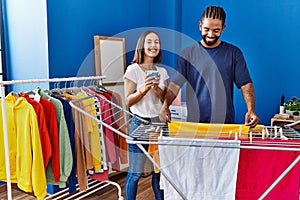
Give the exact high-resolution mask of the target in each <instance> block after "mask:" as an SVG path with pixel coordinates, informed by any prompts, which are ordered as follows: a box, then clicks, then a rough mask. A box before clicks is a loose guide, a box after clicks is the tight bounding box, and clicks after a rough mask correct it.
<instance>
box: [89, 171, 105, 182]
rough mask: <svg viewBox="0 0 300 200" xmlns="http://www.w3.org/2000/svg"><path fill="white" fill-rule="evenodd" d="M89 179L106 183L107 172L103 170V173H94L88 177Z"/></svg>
mask: <svg viewBox="0 0 300 200" xmlns="http://www.w3.org/2000/svg"><path fill="white" fill-rule="evenodd" d="M90 178H91V179H94V180H98V181H107V180H108V170H104V172H103V173H101V174H100V173H94V174H93V175H91V176H90Z"/></svg>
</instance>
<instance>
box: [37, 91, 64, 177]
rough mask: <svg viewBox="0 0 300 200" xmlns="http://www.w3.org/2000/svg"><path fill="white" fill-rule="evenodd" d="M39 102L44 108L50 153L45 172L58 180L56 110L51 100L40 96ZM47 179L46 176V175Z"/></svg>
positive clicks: (58, 160)
mask: <svg viewBox="0 0 300 200" xmlns="http://www.w3.org/2000/svg"><path fill="white" fill-rule="evenodd" d="M40 103H41V105H42V106H43V108H44V112H45V117H46V124H47V128H48V132H49V137H50V142H51V149H52V155H51V158H50V160H49V164H48V167H47V171H46V174H52V176H54V181H56V182H59V177H60V158H59V157H60V156H59V139H58V124H57V118H56V110H55V107H54V104H53V103H52V102H51V101H48V100H46V99H44V98H43V97H41V98H40ZM47 181H48V177H47Z"/></svg>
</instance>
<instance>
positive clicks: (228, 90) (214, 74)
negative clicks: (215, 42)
mask: <svg viewBox="0 0 300 200" xmlns="http://www.w3.org/2000/svg"><path fill="white" fill-rule="evenodd" d="M171 81H172V82H174V83H175V84H177V85H180V86H182V85H183V84H184V83H185V82H187V85H186V96H187V98H186V101H187V103H186V104H187V109H188V118H187V120H188V121H191V122H206V123H208V122H211V123H234V106H233V91H234V90H233V89H234V88H233V87H234V84H235V85H236V86H237V88H239V89H240V88H241V86H243V85H245V84H247V83H251V82H252V80H251V77H250V74H249V71H248V68H247V64H246V61H245V59H244V56H243V53H242V51H241V50H240V49H239V48H238V47H236V46H233V45H231V44H228V43H226V42H221V44H220V45H219V46H217V47H216V48H205V47H204V46H202V44H201V43H200V42H199V43H196V44H194V45H192V46H189V47H187V48H185V49H184V50H183V51H182V52H181V54H180V56H179V57H178V60H177V63H176V67H175V72H174V76H172V78H171Z"/></svg>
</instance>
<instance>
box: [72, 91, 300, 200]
mask: <svg viewBox="0 0 300 200" xmlns="http://www.w3.org/2000/svg"><path fill="white" fill-rule="evenodd" d="M95 96H97V98H94V97H95ZM95 96H89V97H85V98H82V99H77V100H73V101H71V102H70V105H71V106H72V107H73V108H75V109H76V110H78V111H79V112H82V113H83V114H85V115H87V116H88V117H90V118H92V119H93V120H95V121H96V122H97V123H98V124H99V126H103V127H106V128H108V129H110V130H111V131H113V132H114V133H116V134H118V135H120V136H121V137H124V138H125V139H126V142H127V143H128V144H136V145H137V146H138V147H139V148H140V149H141V150H142V151H143V153H144V154H145V155H146V156H147V157H148V159H149V160H150V161H151V162H152V163H153V165H154V166H155V167H156V168H157V169H159V170H160V172H161V174H162V175H163V176H164V177H165V179H166V180H167V181H168V182H169V183H170V184H171V185H172V187H173V188H174V189H175V190H176V191H177V192H178V194H179V195H180V196H181V197H182V199H187V198H186V197H185V195H184V193H183V192H182V191H180V189H179V188H178V187H177V186H176V185H175V184H174V183H173V181H172V180H171V179H170V178H169V177H168V175H167V174H166V173H165V172H164V169H163V168H161V167H160V166H159V164H158V163H157V162H156V161H155V160H154V159H153V158H152V156H151V155H150V154H149V153H148V151H147V150H146V149H145V148H144V147H143V144H148V145H151V144H153V145H180V146H181V145H183V146H193V144H192V143H191V140H192V139H193V138H195V134H193V133H192V134H188V133H182V134H180V133H177V134H174V133H170V132H169V130H168V126H167V125H166V124H164V123H150V124H149V123H148V121H145V120H143V119H140V120H141V121H143V122H144V124H141V125H140V126H139V127H138V128H137V129H136V130H135V131H134V132H133V133H132V134H131V135H130V136H129V135H126V134H124V132H122V131H121V129H124V128H126V130H129V127H130V123H131V120H132V119H133V117H137V116H135V115H133V114H132V113H130V112H128V111H127V110H126V109H124V108H122V107H120V106H119V105H117V104H115V103H113V102H111V101H109V100H107V99H106V98H105V97H103V96H101V95H99V96H98V95H95ZM88 98H93V99H97V101H100V102H95V109H96V107H97V106H96V105H99V103H100V104H101V105H103V104H108V105H109V106H110V108H111V110H106V111H103V112H110V113H111V115H110V116H109V117H113V119H114V120H113V122H112V124H107V123H105V121H106V120H105V119H101V118H97V117H94V116H93V115H92V114H91V113H92V112H94V111H93V110H91V111H90V112H89V111H87V110H86V107H87V106H88V107H91V105H86V107H79V106H77V105H82V104H76V102H78V101H84V100H86V99H88ZM100 112H101V110H100ZM120 114H122V115H120ZM100 116H101V113H100ZM120 116H123V117H122V118H120ZM120 123H121V124H120ZM296 123H300V121H298V122H296ZM296 123H293V124H290V125H287V126H284V127H276V126H265V127H264V129H262V130H263V131H262V130H260V131H262V132H260V133H258V132H255V130H253V133H252V130H251V132H250V134H251V136H250V141H249V140H241V141H240V146H239V147H238V148H245V149H260V150H282V151H300V134H299V132H297V131H296V130H294V129H293V128H292V126H293V125H295V124H296ZM116 124H118V126H115V125H116ZM116 127H117V128H116ZM239 135H240V136H242V135H245V134H244V133H241V132H239V133H235V134H234V133H233V134H232V133H230V134H228V133H227V136H225V137H224V136H222V137H220V133H213V132H209V133H206V135H205V137H204V138H207V139H231V140H232V141H233V142H236V141H237V140H238V137H239ZM161 136H167V137H172V138H174V137H175V138H178V140H176V141H177V142H176V143H172V144H167V143H165V142H162V140H160V138H161ZM246 136H247V137H248V136H249V133H246ZM258 137H259V138H261V137H263V139H264V140H263V141H262V140H260V141H252V138H258ZM232 138H234V139H232ZM276 139H279V140H292V141H293V142H285V143H284V144H282V143H280V142H279V143H274V141H273V142H272V143H270V144H269V143H268V140H276ZM295 140H296V141H297V140H299V143H298V142H296V143H295ZM208 146H209V147H213V148H228V146H226V145H225V146H224V145H222V142H221V143H219V142H218V143H212V144H211V145H209V144H208ZM201 147H203V145H201ZM229 148H237V147H229ZM299 161H300V155H299V156H298V157H297V158H296V159H295V160H294V161H293V162H292V163H291V164H290V166H288V167H287V168H286V170H285V171H284V172H283V173H282V174H281V175H280V176H279V177H278V178H277V179H276V181H275V182H274V183H273V184H272V185H271V186H270V187H269V188H268V189H267V190H266V191H265V193H264V194H262V196H261V197H260V198H259V199H264V198H265V197H266V196H267V195H268V194H269V193H270V192H271V190H272V189H273V188H274V187H275V186H276V185H277V184H278V183H279V182H280V181H281V180H282V179H283V178H284V176H285V175H286V174H288V173H289V172H290V171H291V170H292V168H293V167H294V166H295V165H296V164H297V163H299Z"/></svg>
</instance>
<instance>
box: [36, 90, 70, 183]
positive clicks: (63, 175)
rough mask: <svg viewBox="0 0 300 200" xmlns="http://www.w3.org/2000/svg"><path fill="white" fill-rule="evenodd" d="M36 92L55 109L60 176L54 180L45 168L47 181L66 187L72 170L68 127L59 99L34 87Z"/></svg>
mask: <svg viewBox="0 0 300 200" xmlns="http://www.w3.org/2000/svg"><path fill="white" fill-rule="evenodd" d="M36 92H37V93H38V94H39V95H40V96H41V97H43V98H45V99H47V100H49V101H51V102H52V103H53V104H54V107H55V110H56V118H57V122H58V136H59V155H60V177H59V182H56V181H55V180H54V176H53V174H52V173H48V170H47V181H48V183H50V184H55V185H59V187H60V188H64V187H66V182H67V180H68V177H69V176H70V173H71V171H72V166H73V157H72V149H71V143H70V137H69V132H68V127H67V124H66V119H65V115H64V110H63V106H62V103H61V102H60V101H59V100H57V99H55V98H53V97H51V96H49V95H48V94H46V93H45V92H43V91H42V90H41V89H40V88H36Z"/></svg>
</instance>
